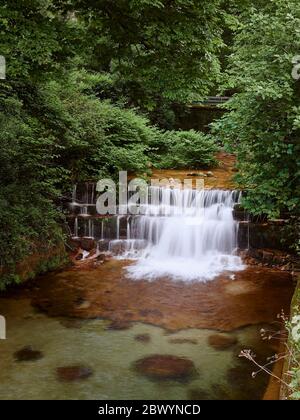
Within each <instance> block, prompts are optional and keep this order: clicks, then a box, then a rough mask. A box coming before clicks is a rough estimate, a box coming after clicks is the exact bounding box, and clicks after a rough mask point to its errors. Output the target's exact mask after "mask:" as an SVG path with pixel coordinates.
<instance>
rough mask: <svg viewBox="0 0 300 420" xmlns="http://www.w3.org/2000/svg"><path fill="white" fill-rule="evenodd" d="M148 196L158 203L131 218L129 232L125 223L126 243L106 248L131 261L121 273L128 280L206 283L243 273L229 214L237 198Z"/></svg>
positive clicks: (160, 191)
mask: <svg viewBox="0 0 300 420" xmlns="http://www.w3.org/2000/svg"><path fill="white" fill-rule="evenodd" d="M149 192H150V197H153V196H155V194H157V197H158V203H157V204H151V202H150V204H149V205H147V206H145V207H144V209H143V213H144V215H142V216H131V221H130V229H129V227H128V224H129V221H128V219H127V238H128V237H129V238H130V239H128V240H115V241H111V242H110V250H111V251H112V252H113V253H115V254H118V255H119V256H120V255H121V257H122V258H128V259H130V258H133V259H137V261H136V263H135V264H133V265H131V266H130V267H128V268H127V270H128V273H129V275H130V277H132V278H135V279H142V278H147V279H155V278H158V277H164V276H170V277H172V278H173V279H183V280H199V281H207V280H211V279H213V278H215V277H216V276H217V275H218V274H220V273H221V272H223V271H239V270H242V269H243V268H244V267H243V265H242V262H241V259H240V258H239V257H238V256H237V255H235V251H236V248H237V230H238V223H237V222H235V221H234V219H233V215H232V210H233V207H234V205H235V204H236V203H237V202H238V201H239V193H238V192H236V191H223V190H201V191H197V190H192V189H190V190H186V189H185V190H181V189H172V188H156V190H155V188H153V187H150V188H149ZM118 220H119V219H118ZM128 229H129V233H128ZM118 235H119V234H118ZM117 237H119V236H117Z"/></svg>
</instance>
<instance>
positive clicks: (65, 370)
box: [56, 366, 93, 382]
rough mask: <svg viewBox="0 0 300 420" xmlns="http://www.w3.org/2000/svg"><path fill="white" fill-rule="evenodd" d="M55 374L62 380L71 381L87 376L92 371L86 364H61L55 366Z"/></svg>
mask: <svg viewBox="0 0 300 420" xmlns="http://www.w3.org/2000/svg"><path fill="white" fill-rule="evenodd" d="M56 374H57V378H58V380H60V381H62V382H73V381H78V380H82V379H86V378H88V377H89V376H91V375H92V374H93V371H92V369H91V368H89V367H87V366H62V367H58V368H56Z"/></svg>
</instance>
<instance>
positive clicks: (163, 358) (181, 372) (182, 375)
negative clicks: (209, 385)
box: [134, 354, 196, 381]
mask: <svg viewBox="0 0 300 420" xmlns="http://www.w3.org/2000/svg"><path fill="white" fill-rule="evenodd" d="M134 368H135V370H136V371H137V372H138V373H140V374H142V375H144V376H147V377H148V378H149V379H152V380H177V381H187V380H191V379H192V378H193V376H195V374H196V369H195V365H194V363H193V362H192V361H191V360H189V359H186V358H184V357H178V356H173V355H160V354H155V355H153V356H148V357H145V358H143V359H140V360H137V361H136V362H135V363H134Z"/></svg>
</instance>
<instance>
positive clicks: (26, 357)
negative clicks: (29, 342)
mask: <svg viewBox="0 0 300 420" xmlns="http://www.w3.org/2000/svg"><path fill="white" fill-rule="evenodd" d="M42 357H44V356H43V353H42V352H41V351H39V350H34V349H33V347H32V346H25V347H23V348H22V349H21V350H18V351H16V352H15V353H14V358H15V360H16V361H17V362H32V361H35V360H39V359H42Z"/></svg>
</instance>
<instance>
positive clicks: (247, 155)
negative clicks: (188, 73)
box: [214, 0, 300, 217]
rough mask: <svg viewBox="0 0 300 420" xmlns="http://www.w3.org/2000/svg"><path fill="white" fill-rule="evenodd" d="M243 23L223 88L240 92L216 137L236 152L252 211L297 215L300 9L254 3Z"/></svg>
mask: <svg viewBox="0 0 300 420" xmlns="http://www.w3.org/2000/svg"><path fill="white" fill-rule="evenodd" d="M254 4H256V2H255V3H254ZM238 21H239V24H238V28H237V29H236V31H235V34H234V44H233V47H232V50H231V55H230V57H229V67H228V68H227V72H226V77H225V83H224V85H223V88H225V89H232V90H234V91H235V92H236V93H235V94H234V95H233V97H232V99H231V100H230V101H229V102H228V103H227V105H226V108H227V109H228V111H229V112H228V113H227V114H226V115H225V116H224V117H223V118H222V119H221V120H220V121H218V122H217V123H215V124H214V131H215V134H216V136H217V137H218V138H219V139H221V140H222V141H223V142H224V143H225V144H226V145H227V146H228V148H229V149H230V150H231V151H233V152H235V153H236V154H237V157H238V167H239V170H240V171H239V174H238V176H237V180H238V181H239V183H240V185H241V186H242V187H243V188H244V189H245V190H246V197H245V199H244V205H245V206H246V208H247V209H249V210H250V212H252V213H254V214H261V213H265V214H267V215H269V216H275V217H277V216H278V215H279V214H280V213H281V212H284V211H289V212H291V213H294V214H297V213H299V205H300V189H299V188H300V138H299V137H300V81H296V80H294V79H293V78H292V76H291V72H292V66H293V64H292V60H293V57H294V56H295V55H297V54H299V52H300V30H299V28H300V4H299V2H298V1H296V0H274V1H272V2H267V3H265V4H264V5H260V7H255V6H253V2H252V4H250V5H249V7H245V9H244V11H243V13H242V14H241V15H240V16H239V17H238Z"/></svg>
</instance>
